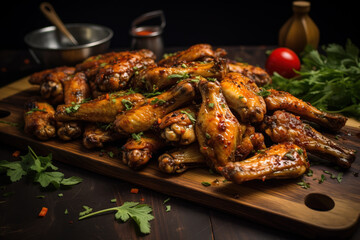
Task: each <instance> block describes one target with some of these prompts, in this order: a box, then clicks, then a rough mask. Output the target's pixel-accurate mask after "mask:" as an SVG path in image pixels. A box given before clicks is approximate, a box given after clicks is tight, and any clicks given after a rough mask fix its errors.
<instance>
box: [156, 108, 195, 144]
mask: <svg viewBox="0 0 360 240" xmlns="http://www.w3.org/2000/svg"><path fill="white" fill-rule="evenodd" d="M196 115H197V109H196V108H195V107H194V106H189V107H186V108H182V109H178V110H175V111H173V112H171V113H169V114H167V115H166V116H165V117H163V118H162V119H161V123H160V125H159V128H160V129H161V130H162V132H161V137H162V138H163V139H165V140H166V141H167V142H171V143H178V144H180V145H188V144H190V143H193V142H195V141H196V135H195V125H194V123H195V120H196Z"/></svg>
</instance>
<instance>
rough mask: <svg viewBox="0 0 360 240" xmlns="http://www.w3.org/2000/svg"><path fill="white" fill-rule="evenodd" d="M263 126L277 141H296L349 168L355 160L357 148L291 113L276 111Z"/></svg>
mask: <svg viewBox="0 0 360 240" xmlns="http://www.w3.org/2000/svg"><path fill="white" fill-rule="evenodd" d="M262 128H263V129H264V131H265V133H266V134H267V135H268V136H270V138H271V140H272V141H274V142H276V143H281V142H294V143H295V144H297V145H299V146H301V147H303V148H305V149H306V150H307V151H308V152H309V153H312V154H314V155H317V156H319V157H321V158H324V159H327V160H330V161H333V162H335V163H336V164H337V165H339V166H341V167H343V168H349V167H350V166H351V163H352V162H353V161H354V160H355V150H351V149H347V148H345V147H342V146H340V145H338V144H336V143H335V142H333V141H332V140H330V139H328V138H327V137H325V136H323V135H322V134H321V133H319V132H317V131H316V130H315V129H313V128H312V127H311V126H309V125H308V124H305V123H303V122H302V121H301V120H300V118H299V117H296V116H295V115H293V114H291V113H288V112H285V111H279V110H278V111H275V112H274V114H273V115H272V116H266V117H265V120H264V122H263V124H262Z"/></svg>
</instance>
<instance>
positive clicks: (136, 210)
mask: <svg viewBox="0 0 360 240" xmlns="http://www.w3.org/2000/svg"><path fill="white" fill-rule="evenodd" d="M84 207H85V206H84ZM87 208H88V209H85V208H84V209H85V211H84V212H81V213H80V214H81V215H80V217H79V220H83V219H85V218H88V217H92V216H94V215H98V214H102V213H106V212H114V211H116V213H115V219H116V220H121V221H123V222H126V221H127V220H129V218H130V217H131V218H132V219H133V220H134V221H135V223H136V224H137V225H138V226H139V229H140V232H142V233H143V234H149V233H150V221H151V220H153V219H154V216H153V215H152V214H151V212H152V208H151V207H150V206H149V205H147V204H139V203H138V202H124V204H123V205H121V206H119V207H112V208H107V209H103V210H100V211H97V212H92V208H89V207H87ZM89 209H91V211H90V210H89Z"/></svg>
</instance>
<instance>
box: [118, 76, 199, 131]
mask: <svg viewBox="0 0 360 240" xmlns="http://www.w3.org/2000/svg"><path fill="white" fill-rule="evenodd" d="M194 97H195V87H194V83H191V82H190V81H186V80H183V81H181V82H179V83H178V84H177V85H175V86H173V87H172V88H171V89H169V90H168V91H166V92H164V93H162V94H160V95H158V96H156V97H152V98H149V99H147V100H146V101H145V103H144V104H142V105H140V106H137V107H134V108H132V109H130V110H128V111H125V112H123V113H122V114H119V115H117V116H116V119H115V121H114V127H115V130H116V131H117V132H118V133H121V134H131V133H138V132H145V131H147V130H149V129H150V128H151V127H152V126H153V125H154V123H156V122H157V121H158V119H159V118H160V119H161V118H163V117H164V116H165V115H166V114H168V113H169V112H171V111H174V110H175V109H177V108H179V107H181V106H182V105H184V104H186V103H188V102H190V101H192V100H193V99H194Z"/></svg>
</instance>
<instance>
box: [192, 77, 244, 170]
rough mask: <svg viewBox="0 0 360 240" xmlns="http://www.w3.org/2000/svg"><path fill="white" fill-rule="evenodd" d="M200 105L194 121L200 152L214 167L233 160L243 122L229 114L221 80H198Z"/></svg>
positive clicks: (242, 131)
mask: <svg viewBox="0 0 360 240" xmlns="http://www.w3.org/2000/svg"><path fill="white" fill-rule="evenodd" d="M199 90H200V93H201V96H202V104H201V107H200V110H199V112H198V117H197V121H196V136H197V139H198V142H199V145H200V152H201V153H202V154H203V155H204V156H205V158H206V161H207V164H208V165H209V166H210V167H212V168H213V169H217V167H219V166H225V165H226V164H227V163H228V162H232V161H235V151H236V147H237V146H238V145H239V144H240V142H241V140H242V139H241V138H242V135H243V133H244V132H245V128H246V127H245V125H240V124H239V122H238V120H237V119H236V117H235V116H234V115H233V114H232V113H231V111H230V109H229V107H228V106H227V104H226V101H225V98H224V96H223V95H222V93H221V87H220V83H219V82H217V81H215V82H210V81H207V80H201V81H200V82H199Z"/></svg>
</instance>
